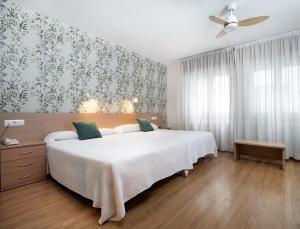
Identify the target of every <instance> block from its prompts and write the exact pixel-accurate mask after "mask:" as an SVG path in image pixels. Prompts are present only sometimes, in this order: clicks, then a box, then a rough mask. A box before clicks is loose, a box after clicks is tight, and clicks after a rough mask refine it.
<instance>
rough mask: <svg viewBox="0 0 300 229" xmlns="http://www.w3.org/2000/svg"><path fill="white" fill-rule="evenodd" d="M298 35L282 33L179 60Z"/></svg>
mask: <svg viewBox="0 0 300 229" xmlns="http://www.w3.org/2000/svg"><path fill="white" fill-rule="evenodd" d="M298 34H299V35H300V30H293V31H290V32H285V33H280V34H276V35H273V36H270V37H266V38H261V39H256V40H252V41H246V42H242V43H238V44H235V45H231V46H228V47H224V48H220V49H215V50H212V51H207V52H203V53H199V54H195V55H192V56H187V57H183V58H180V59H178V60H179V61H184V60H189V59H193V58H197V57H201V56H205V55H213V54H216V53H220V52H225V51H229V50H234V49H235V48H238V47H240V46H247V45H252V44H255V43H258V42H267V41H272V40H275V39H280V38H284V37H288V36H291V35H298Z"/></svg>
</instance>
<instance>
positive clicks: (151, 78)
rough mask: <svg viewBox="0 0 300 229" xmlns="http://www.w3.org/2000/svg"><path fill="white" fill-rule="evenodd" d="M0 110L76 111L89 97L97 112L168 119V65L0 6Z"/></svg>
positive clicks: (11, 6) (13, 7) (10, 5)
mask: <svg viewBox="0 0 300 229" xmlns="http://www.w3.org/2000/svg"><path fill="white" fill-rule="evenodd" d="M0 48H1V53H0V58H1V59H0V69H1V72H0V90H1V95H0V96H1V97H0V112H79V110H80V106H81V103H82V101H83V100H85V99H86V96H87V95H90V96H91V97H92V98H95V99H97V100H99V102H100V105H99V112H121V111H122V108H121V104H122V101H124V100H131V99H132V98H133V97H137V98H138V101H139V102H138V103H137V104H134V106H135V111H136V112H138V113H147V112H161V113H162V115H163V121H164V122H166V102H167V101H166V89H167V82H166V77H167V76H166V74H167V68H166V66H164V65H162V64H160V63H158V62H155V61H153V60H150V59H148V58H145V57H142V56H141V55H139V54H137V53H134V52H130V51H128V50H126V49H124V48H122V47H120V46H112V45H111V44H109V43H108V42H107V41H104V40H102V39H101V38H99V37H95V36H93V35H90V34H87V33H85V32H82V31H80V30H79V29H77V28H74V27H71V26H67V25H65V24H63V23H61V22H59V21H57V20H54V19H51V18H49V17H47V16H43V15H40V14H38V13H35V12H32V11H30V10H25V9H22V8H20V7H19V6H17V5H16V4H14V3H4V4H3V5H1V6H0Z"/></svg>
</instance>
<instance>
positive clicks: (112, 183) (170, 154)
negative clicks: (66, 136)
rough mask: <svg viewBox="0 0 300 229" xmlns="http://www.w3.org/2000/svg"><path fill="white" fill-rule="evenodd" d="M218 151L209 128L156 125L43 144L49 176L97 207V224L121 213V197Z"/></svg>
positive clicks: (122, 205)
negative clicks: (159, 127)
mask: <svg viewBox="0 0 300 229" xmlns="http://www.w3.org/2000/svg"><path fill="white" fill-rule="evenodd" d="M208 154H213V155H215V156H217V147H216V143H215V140H214V137H213V135H212V134H211V133H209V132H200V131H175V130H158V131H151V132H132V133H127V134H115V135H108V136H104V137H103V138H97V139H89V140H84V141H80V140H78V139H70V140H61V141H55V142H51V143H49V144H47V155H48V165H49V170H50V174H51V176H52V177H53V178H54V179H55V180H57V181H58V182H59V183H61V184H62V185H64V186H66V187H67V188H69V189H71V190H72V191H74V192H76V193H78V194H80V195H82V196H84V197H86V198H88V199H91V200H92V201H93V207H96V208H101V217H100V219H99V224H102V223H104V222H105V221H107V220H114V221H118V220H121V219H122V218H123V217H124V216H125V205H124V204H125V202H126V201H128V200H129V199H131V198H133V197H134V196H136V195H137V194H139V193H141V192H143V191H144V190H146V189H148V188H149V187H151V185H152V184H154V183H155V182H157V181H159V180H161V179H164V178H166V177H169V176H171V175H173V174H175V173H177V172H179V171H182V170H190V169H192V168H193V164H194V163H195V162H196V161H197V159H198V158H200V157H204V156H206V155H208Z"/></svg>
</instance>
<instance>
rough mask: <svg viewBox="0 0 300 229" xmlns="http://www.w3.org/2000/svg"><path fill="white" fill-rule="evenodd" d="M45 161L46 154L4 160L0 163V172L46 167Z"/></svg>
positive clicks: (6, 172)
mask: <svg viewBox="0 0 300 229" xmlns="http://www.w3.org/2000/svg"><path fill="white" fill-rule="evenodd" d="M46 163H47V161H46V155H43V156H38V157H29V158H24V159H20V160H14V161H6V162H2V163H1V174H8V173H15V172H20V171H25V170H31V169H34V168H39V167H44V168H46V166H47V165H46Z"/></svg>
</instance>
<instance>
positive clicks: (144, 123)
mask: <svg viewBox="0 0 300 229" xmlns="http://www.w3.org/2000/svg"><path fill="white" fill-rule="evenodd" d="M137 121H138V123H139V125H140V128H141V131H144V132H148V131H153V130H154V129H153V127H152V126H151V123H150V122H149V121H148V120H145V119H137Z"/></svg>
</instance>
